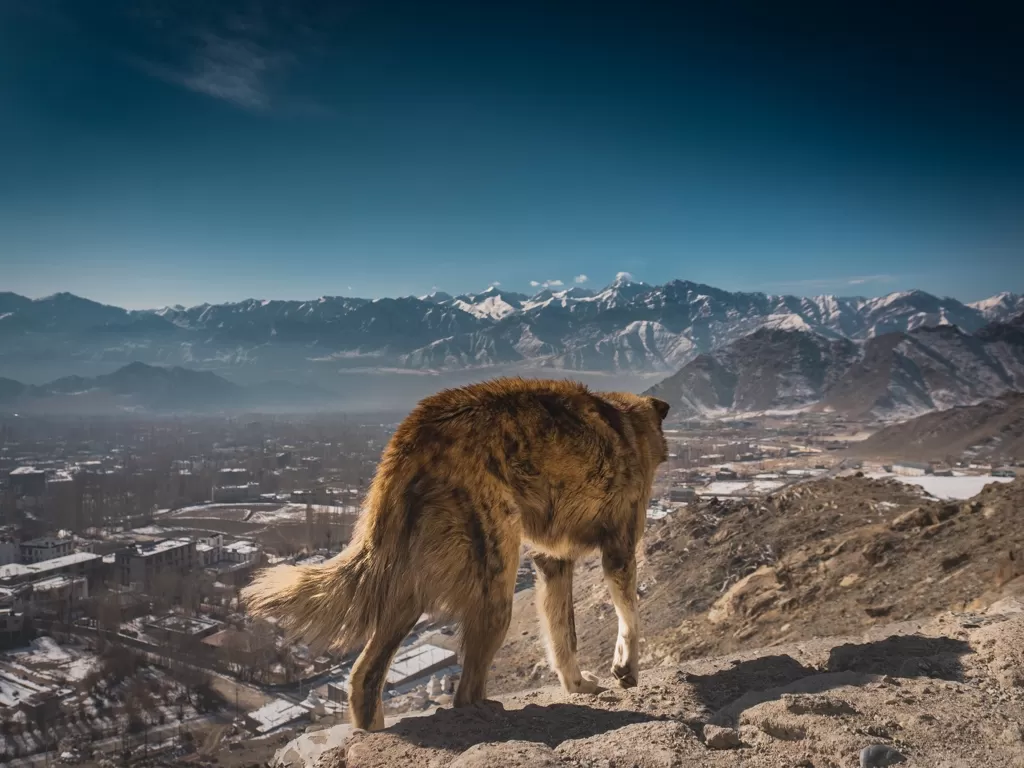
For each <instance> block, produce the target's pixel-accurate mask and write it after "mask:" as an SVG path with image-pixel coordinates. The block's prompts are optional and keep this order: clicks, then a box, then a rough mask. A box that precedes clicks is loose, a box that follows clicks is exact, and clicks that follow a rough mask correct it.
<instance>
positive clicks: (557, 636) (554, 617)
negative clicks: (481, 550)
mask: <svg viewBox="0 0 1024 768" xmlns="http://www.w3.org/2000/svg"><path fill="white" fill-rule="evenodd" d="M533 563H534V567H535V568H536V572H537V577H538V578H537V582H538V589H537V609H538V613H539V614H540V620H541V624H542V625H543V627H544V634H545V635H546V636H547V648H548V660H549V662H550V664H551V666H552V667H553V668H554V670H555V672H557V673H558V679H559V680H560V681H561V683H562V688H564V689H565V691H566V692H567V693H600V692H601V691H603V690H604V689H603V688H602V687H601V686H599V685H598V684H597V678H596V677H595V676H594V675H592V674H590V673H589V672H581V671H580V666H579V662H578V661H577V659H576V616H575V612H574V611H573V605H572V568H573V562H572V561H571V560H559V559H556V558H553V557H550V556H548V555H544V554H541V553H535V554H534V555H533Z"/></svg>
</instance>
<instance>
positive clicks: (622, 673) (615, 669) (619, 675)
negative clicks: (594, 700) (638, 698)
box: [612, 664, 638, 688]
mask: <svg viewBox="0 0 1024 768" xmlns="http://www.w3.org/2000/svg"><path fill="white" fill-rule="evenodd" d="M612 674H613V675H614V676H615V679H616V680H618V681H619V686H620V687H621V688H636V685H637V677H638V673H637V671H636V670H635V669H630V667H629V666H628V665H619V664H614V665H612Z"/></svg>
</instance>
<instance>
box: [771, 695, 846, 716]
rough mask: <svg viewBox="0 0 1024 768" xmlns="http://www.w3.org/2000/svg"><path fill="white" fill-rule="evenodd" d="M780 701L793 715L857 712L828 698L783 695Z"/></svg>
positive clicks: (833, 714)
mask: <svg viewBox="0 0 1024 768" xmlns="http://www.w3.org/2000/svg"><path fill="white" fill-rule="evenodd" d="M782 701H783V703H784V704H785V706H786V709H787V710H788V711H790V712H792V713H793V714H794V715H828V716H836V715H855V714H857V710H855V709H854V708H853V707H851V706H850V705H849V704H847V703H846V702H845V701H842V700H840V699H834V698H832V697H830V696H820V695H819V696H811V695H808V694H793V693H785V694H783V695H782Z"/></svg>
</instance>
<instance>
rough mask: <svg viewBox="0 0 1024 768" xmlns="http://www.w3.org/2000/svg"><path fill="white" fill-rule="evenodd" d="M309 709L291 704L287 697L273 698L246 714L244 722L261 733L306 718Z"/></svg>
mask: <svg viewBox="0 0 1024 768" xmlns="http://www.w3.org/2000/svg"><path fill="white" fill-rule="evenodd" d="M309 711H310V710H309V708H307V707H304V706H302V704H293V703H292V702H291V701H289V700H288V699H274V700H273V701H271V702H270V703H269V704H265V705H263V706H262V707H260V708H259V709H256V710H253V711H252V712H250V713H249V714H247V715H246V716H245V724H246V725H247V726H248V727H249V728H250V729H252V730H253V731H255V732H256V733H258V734H260V735H263V734H267V733H270V732H271V731H273V730H274V729H276V728H281V727H282V726H285V725H289V724H290V723H295V722H297V721H299V720H306V719H308V718H309Z"/></svg>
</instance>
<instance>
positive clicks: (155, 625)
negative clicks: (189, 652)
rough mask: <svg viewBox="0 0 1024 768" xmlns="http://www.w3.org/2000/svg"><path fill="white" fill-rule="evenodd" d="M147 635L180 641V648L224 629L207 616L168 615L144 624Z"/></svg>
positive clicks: (164, 639) (219, 623) (220, 624)
mask: <svg viewBox="0 0 1024 768" xmlns="http://www.w3.org/2000/svg"><path fill="white" fill-rule="evenodd" d="M142 626H143V629H145V630H146V634H148V635H152V636H153V637H156V638H159V639H160V640H163V641H165V642H170V641H174V640H176V641H178V645H179V647H180V646H181V645H182V644H183V643H184V642H185V641H188V640H202V639H203V638H204V637H209V636H210V635H212V634H214V633H215V632H219V631H220V630H221V629H222V628H223V626H224V625H223V624H222V623H221V622H219V621H217V620H216V619H209V618H206V617H205V616H182V615H181V614H180V613H168V614H166V615H164V616H161V617H159V618H156V619H153V620H152V621H149V622H145V623H143V625H142Z"/></svg>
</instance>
